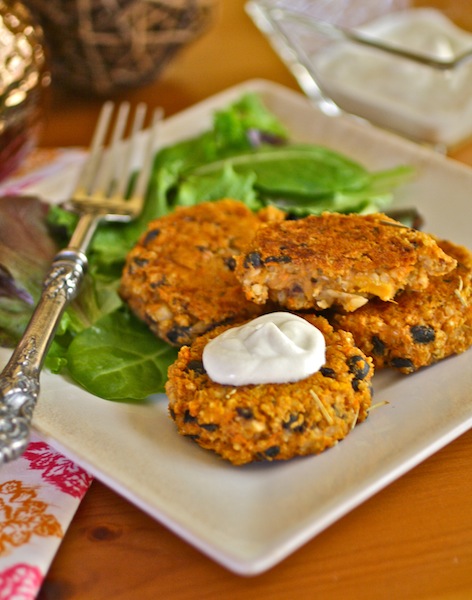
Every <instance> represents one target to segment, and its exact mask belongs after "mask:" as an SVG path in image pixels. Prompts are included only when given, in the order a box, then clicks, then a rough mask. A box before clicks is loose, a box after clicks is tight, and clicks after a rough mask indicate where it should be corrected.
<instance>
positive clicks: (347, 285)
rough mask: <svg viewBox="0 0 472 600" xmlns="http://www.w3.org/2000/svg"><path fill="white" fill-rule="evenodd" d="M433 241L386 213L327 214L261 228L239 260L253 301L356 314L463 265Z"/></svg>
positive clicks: (238, 272) (241, 276) (240, 273)
mask: <svg viewBox="0 0 472 600" xmlns="http://www.w3.org/2000/svg"><path fill="white" fill-rule="evenodd" d="M455 264H456V263H455V260H454V259H453V258H451V257H449V256H447V255H446V254H445V253H444V252H443V251H442V250H441V249H440V248H439V246H438V245H437V244H436V241H435V240H434V239H433V238H432V237H431V236H429V235H427V234H425V233H423V232H420V231H417V230H416V229H410V228H409V227H405V226H403V225H401V224H400V223H398V222H397V221H395V220H393V219H391V218H389V217H387V216H386V215H384V214H380V213H378V214H372V215H358V214H352V215H342V214H337V213H323V214H322V215H320V216H309V217H306V218H304V219H299V220H294V221H290V220H286V221H282V222H277V223H271V224H268V225H267V226H264V227H261V228H260V229H259V230H258V231H257V232H256V234H255V236H254V239H253V240H252V242H251V243H250V244H249V246H248V247H247V248H246V250H245V251H244V253H243V254H241V255H240V256H239V257H238V258H237V260H236V276H237V277H238V279H239V280H240V282H241V284H242V286H243V289H244V292H245V294H246V297H247V299H248V300H251V301H252V302H255V303H257V304H264V303H265V302H267V301H268V300H271V301H273V302H274V303H276V304H278V305H280V306H284V307H286V308H288V309H290V310H305V309H315V310H319V309H325V308H328V307H330V306H332V305H336V306H338V307H341V308H342V309H344V310H346V311H353V310H356V309H357V308H359V307H360V306H362V305H363V304H365V303H366V302H367V301H368V300H369V299H370V298H372V297H379V298H381V299H382V300H385V301H386V300H391V299H393V298H394V296H395V295H396V294H397V293H398V292H399V291H400V290H403V289H413V290H422V289H425V288H426V286H427V285H428V282H429V278H430V276H440V275H444V274H445V273H448V272H449V271H450V270H451V269H453V268H454V267H455Z"/></svg>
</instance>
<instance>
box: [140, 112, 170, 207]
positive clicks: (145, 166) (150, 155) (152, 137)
mask: <svg viewBox="0 0 472 600" xmlns="http://www.w3.org/2000/svg"><path fill="white" fill-rule="evenodd" d="M163 114H164V111H163V110H162V108H156V109H155V110H154V113H153V117H152V124H151V127H150V129H149V132H148V139H147V144H146V148H145V151H144V161H143V163H142V166H141V169H140V171H139V176H138V178H137V181H136V183H135V186H134V190H133V194H132V195H133V197H136V198H143V197H144V195H145V193H146V188H147V185H148V183H149V176H150V174H151V169H152V164H153V161H154V146H155V143H156V139H158V128H159V126H160V123H161V121H162V117H163Z"/></svg>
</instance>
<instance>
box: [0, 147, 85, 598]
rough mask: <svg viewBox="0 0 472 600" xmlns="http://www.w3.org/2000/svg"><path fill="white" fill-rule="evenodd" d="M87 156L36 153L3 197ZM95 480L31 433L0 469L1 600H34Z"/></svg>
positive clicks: (1, 191) (5, 186) (4, 186)
mask: <svg viewBox="0 0 472 600" xmlns="http://www.w3.org/2000/svg"><path fill="white" fill-rule="evenodd" d="M83 156H84V152H83V151H81V150H76V149H71V150H61V149H58V150H37V151H36V152H34V153H33V154H32V155H31V156H30V157H29V159H28V161H27V162H26V163H25V165H24V167H23V168H22V170H21V172H19V173H16V174H15V176H14V177H13V178H11V179H9V180H6V181H2V182H1V184H0V195H7V194H8V195H16V194H21V193H28V192H30V191H31V189H34V186H35V185H37V184H38V183H41V182H44V181H46V180H47V178H49V177H51V175H58V174H60V173H61V172H63V170H64V169H66V167H67V166H69V165H71V164H72V163H74V162H75V163H77V161H78V160H79V159H80V158H81V157H83ZM91 481H92V478H91V476H90V475H89V474H88V473H86V472H85V471H84V470H83V469H81V468H80V467H78V466H77V465H75V464H74V463H73V462H72V461H70V460H69V459H67V458H66V457H64V456H63V455H61V454H60V453H58V452H57V451H55V450H54V449H53V448H52V447H51V446H49V445H48V444H47V443H45V442H44V441H42V440H41V438H40V437H39V436H37V435H36V434H32V436H31V440H30V443H29V445H28V448H27V450H26V452H25V453H24V454H23V456H22V457H21V458H19V459H17V460H16V461H13V462H11V463H8V464H6V465H3V466H1V467H0V600H34V598H36V596H37V594H38V593H39V590H40V588H41V584H42V582H43V579H44V577H45V575H46V573H47V571H48V569H49V566H50V565H51V562H52V560H53V558H54V555H55V554H56V552H57V549H58V548H59V545H60V543H61V540H62V538H63V537H64V534H65V532H66V530H67V528H68V526H69V524H70V522H71V521H72V518H73V516H74V514H75V511H76V510H77V507H78V506H79V504H80V501H81V500H82V498H83V497H84V495H85V493H86V491H87V489H88V487H89V485H90V483H91Z"/></svg>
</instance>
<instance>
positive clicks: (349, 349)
mask: <svg viewBox="0 0 472 600" xmlns="http://www.w3.org/2000/svg"><path fill="white" fill-rule="evenodd" d="M303 316H304V315H303ZM304 318H306V319H307V320H308V321H309V322H311V323H312V324H314V325H315V326H316V327H318V328H319V329H320V330H321V331H322V332H323V334H324V336H325V339H326V346H327V348H326V363H325V365H324V366H323V367H322V368H321V370H320V371H318V372H316V373H314V374H313V375H311V376H309V377H307V378H306V379H303V380H301V381H298V382H294V383H283V384H259V385H244V386H232V385H221V384H219V383H215V382H214V381H212V380H211V379H210V378H209V376H208V375H207V374H206V372H205V370H204V368H203V363H202V353H203V348H204V347H205V345H206V344H207V343H208V342H209V341H210V340H211V339H212V338H214V337H216V336H217V335H219V334H220V333H222V332H223V331H225V330H227V329H228V327H219V328H217V329H215V330H214V331H211V332H209V333H207V334H205V335H204V336H201V337H199V338H198V339H197V340H196V341H195V342H194V343H193V344H192V346H191V347H189V346H184V347H183V348H181V349H180V351H179V355H178V358H177V360H176V362H175V363H174V364H173V365H172V366H171V367H170V368H169V372H168V381H167V384H166V392H167V395H168V397H169V412H170V415H171V417H172V418H173V419H174V421H175V423H176V425H177V428H178V430H179V432H180V433H181V434H182V435H186V436H190V437H191V438H192V439H194V440H195V441H196V442H197V443H198V444H199V445H200V446H201V447H203V448H206V449H208V450H212V451H214V452H215V453H216V454H218V455H220V456H222V457H223V458H225V459H226V460H228V461H230V462H231V463H233V464H235V465H242V464H245V463H249V462H253V461H273V460H286V459H290V458H292V457H294V456H302V455H308V454H317V453H320V452H322V451H323V450H325V449H326V448H329V447H330V446H333V445H334V444H336V443H337V442H338V441H339V440H341V439H343V438H344V437H346V435H347V434H348V433H349V432H350V431H351V429H352V428H353V427H354V425H355V424H356V423H358V422H361V421H363V420H364V419H365V418H366V417H367V414H368V408H369V406H370V403H371V394H372V391H371V379H372V376H373V366H372V361H371V359H370V358H367V357H366V356H365V355H364V354H363V353H362V352H361V351H360V350H359V349H358V348H356V347H355V345H354V343H353V339H352V336H351V334H349V333H346V332H343V331H334V330H333V328H332V327H331V325H329V323H328V321H327V320H326V319H324V318H323V317H317V316H304Z"/></svg>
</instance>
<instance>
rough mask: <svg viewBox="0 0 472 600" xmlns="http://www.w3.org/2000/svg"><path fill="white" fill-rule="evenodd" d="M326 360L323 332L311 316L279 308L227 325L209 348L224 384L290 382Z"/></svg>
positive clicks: (213, 371) (212, 367)
mask: <svg viewBox="0 0 472 600" xmlns="http://www.w3.org/2000/svg"><path fill="white" fill-rule="evenodd" d="M325 362H326V342H325V339H324V336H323V334H322V332H321V331H320V330H319V329H317V328H316V327H315V326H314V325H312V324H311V323H308V321H306V320H305V319H302V318H301V317H298V316H297V315H294V314H291V313H286V312H275V313H270V314H266V315H262V316H261V317H257V318H256V319H253V320H252V321H250V322H249V323H246V324H244V325H241V326H240V327H233V328H231V329H227V330H226V331H224V332H223V333H222V334H221V335H219V336H217V337H216V338H214V339H213V340H211V341H210V342H209V343H208V344H207V345H206V346H205V348H204V351H203V366H204V367H205V370H206V372H207V373H208V376H209V377H210V378H211V379H212V380H213V381H215V382H217V383H221V384H224V385H235V386H238V385H248V384H258V383H289V382H294V381H299V380H300V379H305V377H308V376H309V375H312V374H313V373H315V372H316V371H318V370H319V369H320V368H321V367H322V366H323V365H324V363H325Z"/></svg>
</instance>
